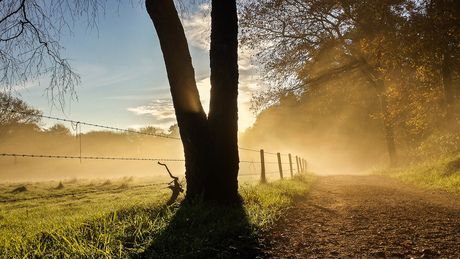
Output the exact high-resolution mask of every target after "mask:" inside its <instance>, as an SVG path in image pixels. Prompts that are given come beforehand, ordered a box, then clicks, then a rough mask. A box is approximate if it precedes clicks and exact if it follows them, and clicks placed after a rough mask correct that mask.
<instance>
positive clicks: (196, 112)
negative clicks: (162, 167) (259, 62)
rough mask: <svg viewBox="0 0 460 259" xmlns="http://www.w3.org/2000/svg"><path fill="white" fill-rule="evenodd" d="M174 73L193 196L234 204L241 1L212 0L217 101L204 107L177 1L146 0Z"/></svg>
mask: <svg viewBox="0 0 460 259" xmlns="http://www.w3.org/2000/svg"><path fill="white" fill-rule="evenodd" d="M146 7H147V11H148V13H149V15H150V17H151V19H152V21H153V24H154V26H155V29H156V32H157V35H158V38H159V39H160V45H161V49H162V52H163V57H164V61H165V65H166V70H167V74H168V79H169V84H170V89H171V95H172V98H173V104H174V109H175V113H176V118H177V122H178V126H179V130H180V136H181V139H182V143H183V147H184V153H185V167H186V180H187V194H186V195H187V199H188V200H193V199H195V198H197V197H200V196H202V197H203V198H204V199H205V200H216V201H219V202H224V203H234V202H237V201H238V200H239V196H238V180H237V176H238V168H239V165H238V164H239V156H238V145H237V119H238V109H237V95H238V63H237V47H238V42H237V34H238V25H237V12H236V1H235V0H219V1H212V10H211V24H212V25H211V50H210V66H211V102H210V109H209V116H206V113H205V112H204V110H203V107H202V105H201V101H200V97H199V93H198V89H197V86H196V80H195V75H194V69H193V66H192V61H191V56H190V52H189V49H188V44H187V40H186V38H185V33H184V29H183V27H182V24H181V22H180V19H179V16H178V13H177V10H176V8H175V5H174V2H173V0H146Z"/></svg>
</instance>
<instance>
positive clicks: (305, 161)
mask: <svg viewBox="0 0 460 259" xmlns="http://www.w3.org/2000/svg"><path fill="white" fill-rule="evenodd" d="M303 161H304V163H305V166H304V168H305V173H306V172H307V160H305V159H304V160H303Z"/></svg>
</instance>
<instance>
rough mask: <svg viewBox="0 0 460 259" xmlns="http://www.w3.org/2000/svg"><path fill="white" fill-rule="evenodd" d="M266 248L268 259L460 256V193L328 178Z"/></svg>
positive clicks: (268, 240) (379, 181) (389, 181)
mask: <svg viewBox="0 0 460 259" xmlns="http://www.w3.org/2000/svg"><path fill="white" fill-rule="evenodd" d="M262 249H263V250H264V254H265V255H264V256H263V257H267V258H460V195H453V194H447V193H444V192H441V191H432V190H423V189H420V188H417V187H413V186H411V185H406V184H403V183H401V182H398V181H396V180H392V179H389V178H385V177H380V176H343V175H342V176H323V177H320V178H319V179H318V182H317V183H316V185H315V186H314V188H313V190H312V192H311V193H310V195H309V196H308V197H307V198H306V199H303V200H300V201H299V202H298V203H297V205H296V207H295V208H293V209H291V210H289V212H288V213H287V216H286V217H283V218H282V219H281V220H280V222H279V223H278V224H277V226H276V227H275V228H274V229H273V230H272V231H271V232H270V233H267V235H266V236H265V239H264V247H263V248H262Z"/></svg>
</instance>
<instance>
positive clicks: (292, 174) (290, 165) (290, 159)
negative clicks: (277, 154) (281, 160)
mask: <svg viewBox="0 0 460 259" xmlns="http://www.w3.org/2000/svg"><path fill="white" fill-rule="evenodd" d="M289 169H291V177H294V172H293V171H292V157H291V154H289Z"/></svg>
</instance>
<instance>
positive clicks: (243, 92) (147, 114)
mask: <svg viewBox="0 0 460 259" xmlns="http://www.w3.org/2000/svg"><path fill="white" fill-rule="evenodd" d="M205 8H206V6H203V7H202V8H201V9H205ZM98 20H99V22H98V24H97V28H94V29H92V30H89V29H88V28H87V26H86V24H85V21H84V20H83V19H82V20H80V21H77V23H76V24H75V27H74V28H73V29H72V32H73V34H72V35H64V36H63V37H62V38H61V40H60V42H61V45H62V46H63V47H65V50H64V51H63V52H62V56H64V57H66V58H68V59H69V60H70V64H71V66H72V67H73V68H74V69H75V70H76V71H77V73H78V74H79V75H80V76H81V79H82V83H81V85H79V86H77V87H76V89H75V90H76V93H77V97H78V100H77V101H67V102H66V106H65V108H64V109H63V110H61V109H59V108H56V107H55V106H53V104H52V103H50V100H49V99H48V98H47V97H46V94H45V92H44V90H45V88H46V87H47V85H48V79H47V77H46V76H45V77H43V78H42V79H41V80H40V82H30V83H28V84H27V85H26V86H25V87H23V88H20V90H19V91H18V93H19V94H20V97H21V99H23V100H24V101H25V102H27V103H28V104H29V105H31V106H33V107H35V108H38V109H40V110H42V111H43V114H44V115H46V116H52V117H59V118H66V119H70V120H75V121H81V122H87V123H93V124H98V125H104V126H110V127H117V128H122V129H127V128H134V129H139V128H140V127H145V126H155V127H159V128H162V129H164V130H166V131H167V129H168V128H169V127H170V126H171V125H173V124H175V123H176V121H175V115H174V109H173V106H172V99H171V94H170V91H169V83H168V80H167V75H166V69H165V66H164V61H163V56H162V53H161V49H160V46H159V42H158V37H157V35H156V32H155V28H154V26H153V23H152V21H151V20H150V17H149V16H148V14H147V11H146V10H145V8H144V7H142V6H134V7H133V6H132V5H131V4H121V5H120V6H118V3H117V1H108V2H107V7H106V9H105V15H100V16H99V18H98ZM209 22H210V18H209V16H205V15H203V13H202V12H201V13H199V12H197V13H190V14H188V16H187V17H185V18H184V19H183V24H184V28H185V31H186V35H187V39H188V42H189V48H190V52H191V55H192V59H193V65H194V68H195V76H196V80H197V85H198V89H199V91H200V96H201V99H202V104H203V108H204V109H205V111H207V110H208V107H209V89H210V84H209V52H208V51H209V34H210V29H209ZM239 69H240V71H239V73H240V78H239V98H238V102H239V122H238V123H239V131H240V132H243V131H244V130H245V129H246V128H247V127H249V126H251V125H252V124H253V122H254V121H255V117H254V116H253V114H252V112H251V111H250V110H249V107H250V99H251V95H252V94H253V93H255V92H256V91H260V90H261V86H260V84H259V80H258V79H257V76H256V72H255V71H256V68H255V67H254V66H252V65H251V60H250V54H249V53H248V52H247V51H245V52H241V53H240V57H239ZM69 97H70V96H69ZM68 99H69V98H67V100H68ZM44 122H45V123H46V126H45V127H50V126H52V125H54V124H55V123H57V121H48V120H44ZM66 126H68V127H69V128H70V125H66ZM85 127H86V128H82V131H83V132H87V131H92V130H100V129H98V128H89V126H85Z"/></svg>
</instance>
